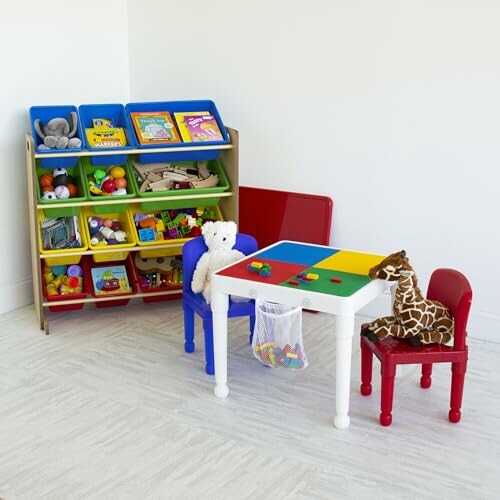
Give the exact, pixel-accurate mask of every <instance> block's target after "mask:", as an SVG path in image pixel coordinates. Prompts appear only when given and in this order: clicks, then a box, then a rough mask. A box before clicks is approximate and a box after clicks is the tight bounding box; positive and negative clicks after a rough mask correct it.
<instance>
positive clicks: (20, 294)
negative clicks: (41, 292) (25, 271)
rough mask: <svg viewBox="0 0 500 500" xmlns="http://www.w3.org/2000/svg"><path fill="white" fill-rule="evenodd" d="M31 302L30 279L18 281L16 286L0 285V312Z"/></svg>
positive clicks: (31, 286) (31, 285) (31, 289)
mask: <svg viewBox="0 0 500 500" xmlns="http://www.w3.org/2000/svg"><path fill="white" fill-rule="evenodd" d="M30 304H33V283H32V281H31V280H30V279H27V280H24V281H22V282H21V283H18V284H17V285H16V286H14V287H13V286H12V285H10V284H9V285H3V286H1V287H0V314H4V313H7V312H9V311H13V310H14V309H19V308H20V307H24V306H28V305H30Z"/></svg>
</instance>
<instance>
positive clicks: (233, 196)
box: [26, 127, 239, 334]
mask: <svg viewBox="0 0 500 500" xmlns="http://www.w3.org/2000/svg"><path fill="white" fill-rule="evenodd" d="M226 128H227V131H228V133H229V137H230V143H228V144H222V145H215V146H203V145H200V146H192V147H166V148H152V149H146V148H145V149H131V150H127V154H129V155H136V154H141V155H142V154H148V153H162V152H186V151H201V150H220V155H219V159H220V161H221V163H222V166H223V167H224V169H225V170H226V173H227V176H228V178H229V181H230V184H231V190H230V191H226V192H222V193H212V194H202V195H196V194H186V195H178V196H176V197H175V199H176V200H182V199H185V200H187V201H193V202H196V200H197V199H199V198H212V197H213V198H220V202H219V207H220V209H221V212H222V215H223V217H224V219H225V220H234V221H235V222H238V186H239V181H238V168H239V165H238V158H239V154H238V143H239V140H238V131H237V130H235V129H232V128H229V127H226ZM112 154H116V151H115V150H113V151H87V150H84V151H81V152H78V153H64V152H54V153H43V154H38V153H36V152H35V144H34V141H33V137H32V136H31V135H30V134H26V167H27V183H28V203H29V207H28V217H29V227H30V236H31V237H30V240H31V241H30V243H31V268H32V276H33V300H34V304H35V310H36V313H37V317H38V321H39V324H40V329H41V330H44V331H45V334H49V322H48V317H47V315H46V313H45V310H46V308H48V307H49V306H58V305H66V304H75V303H85V302H101V301H108V300H116V297H99V298H97V297H87V298H85V299H73V300H58V301H51V302H48V301H46V300H45V298H44V296H43V293H42V274H41V266H40V259H44V258H46V255H44V254H42V253H41V252H40V243H39V240H38V211H39V210H43V209H44V208H47V205H46V204H39V203H38V200H37V195H36V184H37V182H38V179H37V175H36V160H37V159H38V158H58V157H64V156H102V155H112ZM47 171H49V170H48V169H47ZM163 200H164V201H172V196H158V197H157V198H156V197H155V198H154V201H163ZM144 202H145V199H144V198H141V197H139V196H137V197H135V198H130V199H127V200H123V199H116V200H103V201H99V200H96V201H81V202H71V201H68V202H67V203H58V204H57V208H63V207H77V206H79V207H85V206H90V207H92V206H96V205H109V206H110V209H112V207H113V205H114V204H121V205H123V204H124V203H127V204H129V205H132V204H135V203H144ZM182 245H183V244H182V243H181V244H177V245H176V244H175V243H165V244H164V245H160V244H159V245H155V247H154V248H155V250H157V249H161V248H166V249H167V248H168V249H171V248H175V247H179V253H181V252H182ZM141 250H144V247H143V246H139V245H136V246H135V247H132V248H127V251H131V252H135V251H141ZM104 252H116V248H111V249H105V250H98V251H96V250H85V251H82V252H71V253H70V254H68V253H67V252H66V253H65V252H64V251H61V252H60V253H57V254H51V255H49V257H64V256H68V255H71V256H74V255H82V256H83V255H92V254H94V253H100V254H102V253H104ZM179 293H182V290H181V289H173V290H164V291H158V292H149V293H139V292H138V293H136V294H135V295H132V296H131V297H130V298H131V299H141V298H143V297H155V296H158V295H173V294H179ZM146 307H147V305H146ZM55 314H56V313H55ZM75 314H78V313H77V311H75Z"/></svg>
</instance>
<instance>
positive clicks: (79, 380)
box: [0, 302, 500, 500]
mask: <svg viewBox="0 0 500 500" xmlns="http://www.w3.org/2000/svg"><path fill="white" fill-rule="evenodd" d="M360 321H361V319H360ZM50 322H51V324H50V326H51V335H49V336H45V335H44V334H43V333H42V332H41V331H40V330H39V329H38V327H37V322H36V319H35V313H34V310H33V308H32V307H27V308H24V309H20V310H18V311H14V312H12V313H9V314H6V315H3V316H0V497H2V498H4V499H5V500H16V499H23V500H38V499H47V500H63V499H64V500H66V499H68V500H69V499H99V500H107V499H110V500H114V499H117V500H127V499H133V500H146V499H183V500H184V499H247V498H253V499H258V500H260V499H282V498H287V499H297V500H306V499H344V498H347V499H356V500H360V499H431V498H432V499H434V498H435V499H494V498H495V499H496V498H500V431H499V428H500V395H499V387H500V362H499V360H500V344H492V343H484V342H481V341H477V340H472V339H471V340H470V363H469V371H468V373H467V378H466V387H465V393H464V403H463V417H462V422H461V423H459V424H457V425H454V424H450V423H449V422H448V420H447V412H448V393H449V381H450V369H449V365H440V366H437V367H435V369H434V378H433V386H432V388H431V389H429V390H422V389H420V388H419V387H418V373H417V371H416V370H417V368H416V367H415V368H413V367H405V368H406V370H405V371H404V372H403V373H402V374H401V375H400V376H398V379H397V386H396V394H395V408H394V413H393V416H394V421H393V424H392V426H391V427H389V428H383V427H381V426H380V425H379V424H378V406H379V390H378V389H379V376H378V366H375V370H377V371H376V372H375V377H374V393H373V394H372V396H371V397H369V398H364V397H362V396H360V394H359V392H358V385H359V348H358V345H357V339H356V340H355V342H354V353H353V376H352V386H351V410H350V414H351V426H350V428H349V429H347V430H342V431H341V430H337V429H335V428H333V427H332V417H333V411H334V397H335V387H334V370H335V363H334V359H335V356H334V354H335V341H334V337H333V335H332V331H333V330H332V328H333V319H332V318H331V317H329V316H327V315H324V314H309V313H306V314H304V331H305V334H306V338H305V342H306V349H307V353H308V357H309V361H310V367H309V368H307V369H306V370H305V371H303V372H287V371H284V370H275V369H270V368H264V367H263V366H262V365H260V364H259V362H258V361H257V360H256V359H255V358H254V357H253V355H252V354H251V350H250V346H249V345H248V343H247V321H246V320H242V319H237V320H232V321H231V322H230V340H229V350H230V353H229V354H230V355H229V386H230V391H231V392H230V395H229V398H228V399H227V400H220V399H217V398H215V397H214V396H213V393H212V388H213V379H212V377H209V376H207V375H205V373H204V371H203V367H204V361H203V342H202V341H201V339H200V342H199V343H198V349H197V351H196V352H195V353H194V354H185V353H184V350H183V326H182V309H181V307H180V304H179V303H178V302H170V303H160V304H142V303H141V302H135V303H134V302H131V303H130V305H129V306H127V307H126V308H109V309H102V310H96V309H95V307H94V306H87V307H86V308H85V309H84V310H83V311H81V312H65V313H58V314H51V315H50ZM197 326H198V331H199V329H200V323H199V322H198V324H197Z"/></svg>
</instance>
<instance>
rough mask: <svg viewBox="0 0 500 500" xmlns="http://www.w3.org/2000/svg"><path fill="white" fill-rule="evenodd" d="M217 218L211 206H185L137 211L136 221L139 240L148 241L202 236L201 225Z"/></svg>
mask: <svg viewBox="0 0 500 500" xmlns="http://www.w3.org/2000/svg"><path fill="white" fill-rule="evenodd" d="M215 218H216V217H215V213H214V212H213V210H212V209H210V208H185V209H171V210H161V211H156V212H151V213H137V214H135V215H134V223H135V226H136V228H137V234H138V236H139V241H141V242H146V241H162V240H173V239H183V238H194V237H196V236H200V235H201V226H202V225H203V224H204V223H205V222H209V221H211V222H213V221H214V220H215Z"/></svg>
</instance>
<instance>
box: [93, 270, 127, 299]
mask: <svg viewBox="0 0 500 500" xmlns="http://www.w3.org/2000/svg"><path fill="white" fill-rule="evenodd" d="M90 271H91V275H92V284H93V286H94V292H95V295H96V296H103V295H112V294H123V293H131V292H132V288H131V287H130V284H129V282H128V276H127V269H126V267H125V266H122V265H120V266H103V267H93V268H92V269H91V270H90Z"/></svg>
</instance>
